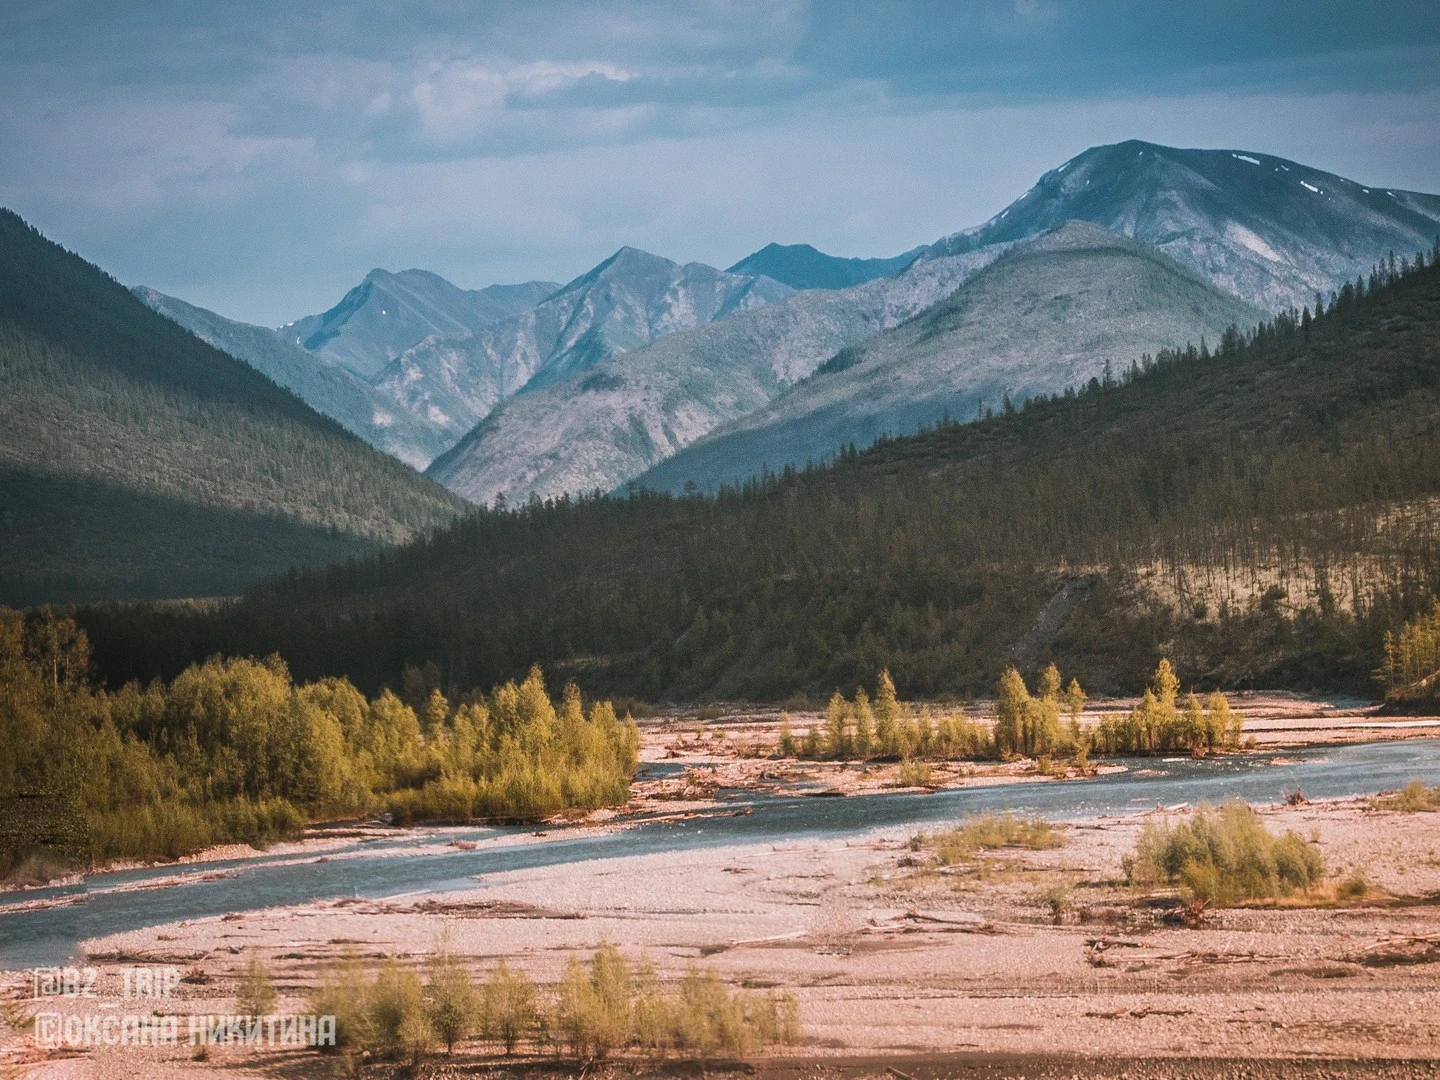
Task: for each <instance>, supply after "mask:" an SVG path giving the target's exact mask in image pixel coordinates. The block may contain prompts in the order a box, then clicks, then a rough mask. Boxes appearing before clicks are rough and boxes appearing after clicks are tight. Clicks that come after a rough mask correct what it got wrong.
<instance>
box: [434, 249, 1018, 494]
mask: <svg viewBox="0 0 1440 1080" xmlns="http://www.w3.org/2000/svg"><path fill="white" fill-rule="evenodd" d="M1004 247H1005V245H995V246H994V247H992V248H985V249H980V250H977V251H971V252H967V253H966V254H964V255H957V256H949V257H945V258H939V259H930V260H927V261H926V262H925V263H923V264H918V263H917V264H915V265H913V266H911V267H910V268H909V269H907V270H906V271H905V272H904V273H902V274H900V275H899V276H898V277H894V278H881V279H877V280H874V281H870V282H866V283H865V284H863V285H857V286H855V287H854V288H851V289H844V290H840V291H835V290H827V289H809V290H804V291H801V292H796V293H794V294H793V295H791V296H788V297H786V298H785V299H783V300H780V301H779V302H776V303H771V304H767V305H765V306H764V307H761V308H758V309H756V310H753V311H745V312H740V313H738V314H735V315H732V316H730V317H729V318H727V319H721V320H719V321H717V322H713V323H710V324H708V325H706V326H700V327H696V328H694V329H691V330H688V331H685V332H682V333H677V334H671V335H669V336H668V337H663V338H660V339H659V340H657V341H655V342H654V343H652V344H651V345H649V346H647V347H645V348H643V349H636V350H633V351H631V352H627V353H625V354H624V355H621V356H617V357H614V358H612V359H610V360H607V361H604V362H602V363H597V364H595V365H594V366H592V367H591V368H590V369H589V371H587V372H586V373H585V374H583V375H581V376H579V377H575V378H571V379H567V380H566V381H564V382H561V383H557V384H556V385H553V386H550V387H546V388H544V389H540V390H536V391H534V392H532V393H525V394H521V395H518V396H516V397H514V398H512V399H510V400H509V401H507V402H505V403H504V404H503V405H501V406H500V407H499V408H497V409H496V410H495V411H494V412H492V413H491V414H490V415H489V416H487V417H486V418H485V419H484V420H483V421H481V422H480V423H479V424H478V425H477V426H476V427H475V429H474V430H473V431H471V432H470V433H469V434H468V435H466V436H465V438H464V439H462V440H461V441H460V442H459V443H458V444H457V445H456V446H455V447H453V448H452V449H451V450H449V451H447V452H446V453H445V454H444V455H442V456H441V457H439V458H437V459H436V460H435V462H434V463H433V464H432V465H431V466H430V468H429V469H428V470H427V475H429V476H431V477H432V478H434V479H436V480H438V481H440V483H442V484H444V485H445V486H446V487H448V488H450V489H451V490H452V491H455V492H458V493H459V494H461V495H463V496H464V497H465V498H467V499H469V500H471V501H472V502H479V503H492V502H494V501H495V500H496V499H497V497H499V496H500V495H502V494H503V495H505V497H506V498H507V499H508V500H510V501H512V502H513V501H514V500H516V499H521V500H523V499H528V498H529V497H530V496H531V495H532V494H533V495H538V496H540V497H541V498H547V497H551V496H558V495H562V494H565V493H567V492H572V493H573V492H591V491H595V490H597V489H598V490H600V491H609V490H611V489H612V488H615V487H617V486H619V485H621V484H624V483H625V482H626V481H628V480H630V479H632V478H633V477H635V476H638V475H639V474H640V473H641V472H643V471H644V470H645V469H647V468H649V467H650V466H652V465H655V464H658V463H659V462H660V461H662V460H664V459H665V458H667V457H669V456H670V455H671V454H673V453H675V452H676V451H677V450H679V449H680V448H681V447H683V446H687V445H689V444H690V443H691V442H694V441H695V440H696V439H698V438H700V437H701V436H702V435H704V434H706V433H707V432H709V431H711V430H713V429H714V428H715V427H716V426H717V425H719V424H722V423H724V422H725V421H727V420H732V419H734V418H736V417H738V416H741V415H744V414H745V413H747V412H750V411H751V410H753V409H757V408H759V407H760V406H762V405H764V404H765V403H766V402H768V401H769V400H770V399H772V398H773V397H774V396H775V395H776V394H778V393H780V392H781V390H783V389H784V388H785V387H787V386H789V385H791V384H792V383H794V382H795V381H796V380H798V379H801V378H804V377H805V376H806V375H809V374H810V373H811V372H813V371H814V370H815V368H816V367H818V366H819V365H820V364H821V363H823V362H824V361H825V360H826V359H827V358H828V357H830V356H833V355H834V354H835V352H836V350H838V349H842V348H844V347H845V346H846V345H849V344H852V343H853V342H856V341H860V340H863V339H865V338H868V337H871V336H873V335H875V334H877V333H879V332H880V331H882V330H884V329H887V328H888V327H892V326H895V325H897V324H898V323H900V322H902V321H903V320H905V319H907V318H910V317H911V316H912V315H915V314H916V313H917V312H919V311H922V310H924V309H925V308H927V307H929V306H930V305H931V304H933V303H935V302H936V301H938V300H941V299H943V298H944V297H945V296H947V295H949V294H950V293H951V292H953V291H954V289H955V288H956V287H957V286H958V285H960V284H961V283H962V282H963V281H965V280H966V279H967V278H968V277H969V276H970V275H972V274H973V273H975V272H976V271H977V270H979V269H980V268H981V267H983V266H984V265H986V264H987V263H988V262H990V261H991V260H992V259H994V258H996V257H997V256H998V255H999V254H1000V253H1001V251H1003V250H1004Z"/></svg>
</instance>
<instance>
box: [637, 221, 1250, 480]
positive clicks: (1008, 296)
mask: <svg viewBox="0 0 1440 1080" xmlns="http://www.w3.org/2000/svg"><path fill="white" fill-rule="evenodd" d="M1261 318H1262V313H1261V312H1260V311H1259V309H1257V308H1254V307H1252V306H1250V305H1249V304H1246V303H1245V302H1243V301H1241V300H1239V299H1237V298H1236V297H1233V296H1230V295H1229V294H1227V293H1223V292H1221V291H1220V290H1219V289H1217V288H1216V287H1215V286H1214V285H1212V284H1210V283H1209V282H1208V281H1206V280H1204V279H1203V278H1201V277H1200V276H1199V275H1197V274H1195V273H1194V272H1193V271H1190V270H1188V269H1186V268H1184V267H1181V266H1180V265H1179V264H1178V263H1176V262H1175V261H1174V260H1172V259H1170V258H1168V257H1167V256H1165V255H1162V254H1160V253H1159V252H1157V251H1156V250H1155V249H1154V248H1152V247H1148V246H1146V245H1144V244H1140V243H1137V242H1135V241H1133V240H1130V239H1128V238H1127V237H1124V236H1121V235H1120V234H1118V233H1114V232H1110V231H1109V230H1106V229H1102V228H1100V227H1099V226H1096V225H1091V224H1089V223H1082V222H1070V223H1068V224H1066V225H1063V226H1061V227H1060V228H1058V229H1056V230H1055V231H1054V232H1051V233H1047V234H1045V235H1044V236H1041V237H1038V238H1037V239H1035V240H1031V241H1027V242H1026V243H1025V244H1023V245H1021V246H1020V247H1018V248H1016V249H1014V250H1012V251H1011V252H1010V253H1009V254H1007V255H1006V256H1005V257H1004V258H1002V259H999V260H998V261H996V262H994V263H992V264H991V265H990V266H989V267H987V268H986V269H985V270H983V271H982V272H981V273H979V274H977V275H975V277H974V278H972V279H971V280H970V281H968V282H967V283H965V284H964V285H962V286H961V287H960V288H959V289H957V290H956V291H955V293H954V295H952V296H950V297H948V298H947V299H945V300H942V301H941V302H940V303H938V304H936V305H934V306H933V307H931V308H928V309H927V310H925V311H924V312H922V313H921V314H919V315H917V316H916V317H915V318H913V319H911V320H909V321H908V322H905V323H902V324H901V325H900V326H897V327H895V328H894V329H893V330H889V331H887V332H885V333H884V334H881V335H880V336H879V337H877V338H874V339H872V340H871V341H868V342H866V343H864V344H862V345H859V346H856V347H855V348H853V349H849V350H846V351H845V352H844V353H842V354H839V355H838V356H837V357H836V358H835V359H834V360H833V361H831V362H829V363H827V364H826V365H824V366H823V367H822V368H821V369H820V370H819V371H818V372H817V373H816V374H815V375H814V376H812V377H811V378H809V379H806V380H804V381H802V382H800V383H799V384H798V385H796V386H795V387H793V388H792V389H791V390H789V391H788V392H786V393H784V394H781V395H780V396H779V397H777V398H775V400H773V401H771V402H770V403H769V404H767V405H765V406H763V407H762V408H760V409H757V410H756V411H754V412H752V413H748V414H747V415H745V416H743V417H741V418H740V419H738V420H734V421H732V422H730V423H729V424H726V425H723V426H721V427H719V428H717V429H716V430H715V431H714V432H712V433H711V434H710V435H709V436H708V437H706V438H705V439H703V440H701V441H699V442H697V443H695V444H694V445H692V446H690V447H688V448H687V449H685V450H682V451H681V452H680V453H679V454H677V455H676V456H675V457H673V458H671V459H669V460H668V461H664V462H662V463H661V464H659V465H658V466H656V467H655V468H654V469H652V470H650V471H649V472H648V473H645V474H644V475H642V476H641V477H640V478H639V480H638V483H640V484H641V485H642V486H645V487H652V488H657V489H668V490H672V491H679V490H682V489H683V488H684V487H685V486H686V484H687V483H690V482H693V483H695V484H696V485H698V486H699V487H700V488H701V489H702V490H714V489H715V488H717V487H718V486H720V485H721V484H722V483H726V482H729V481H733V480H735V479H736V478H737V477H738V478H744V477H746V476H750V475H753V474H756V473H759V472H760V471H761V469H762V468H763V467H766V466H768V467H769V468H770V469H771V470H774V471H777V472H778V471H779V470H780V469H781V468H782V467H783V466H785V465H803V464H804V463H805V462H806V461H807V460H818V459H820V458H821V457H823V456H826V455H828V454H830V453H833V452H834V451H835V450H836V449H837V448H838V447H840V446H841V445H843V444H848V443H852V442H853V443H855V444H856V445H858V446H861V447H865V446H869V445H870V444H871V443H872V442H874V440H875V438H876V437H877V436H879V435H882V434H886V433H888V434H892V435H900V434H906V435H908V434H913V433H914V432H915V431H916V430H918V429H919V428H920V427H922V426H924V425H928V424H934V423H935V422H936V421H938V420H940V419H942V418H943V417H944V416H946V415H949V416H950V417H952V418H954V419H959V420H968V419H971V418H973V417H974V416H975V415H976V412H977V410H978V408H979V404H980V402H981V401H983V402H984V403H985V404H986V405H988V406H989V407H990V408H991V409H993V410H995V411H997V412H998V411H1000V406H1001V402H1002V400H1003V398H1004V395H1006V394H1007V393H1008V394H1009V395H1010V397H1011V398H1012V399H1013V400H1014V401H1015V402H1016V403H1017V404H1018V402H1019V401H1020V400H1021V399H1022V398H1024V397H1030V396H1033V395H1034V394H1037V393H1052V392H1056V391H1060V390H1063V389H1064V388H1065V387H1067V386H1073V387H1077V388H1078V387H1080V386H1083V385H1084V384H1085V383H1086V382H1087V381H1088V380H1090V379H1091V378H1095V377H1100V376H1101V375H1102V373H1103V371H1104V369H1105V367H1106V365H1107V364H1108V365H1110V367H1111V368H1112V369H1113V370H1114V371H1115V372H1116V373H1118V372H1120V371H1121V370H1123V369H1124V368H1128V367H1129V366H1130V365H1131V363H1133V362H1134V361H1136V360H1137V359H1139V357H1140V356H1141V354H1142V353H1145V352H1149V353H1154V352H1156V351H1158V350H1159V349H1161V348H1166V347H1175V346H1184V345H1185V344H1186V343H1187V342H1188V343H1193V344H1197V345H1198V344H1199V343H1200V341H1201V339H1202V338H1208V339H1209V340H1210V342H1212V343H1214V342H1215V341H1216V340H1218V338H1219V336H1220V334H1221V333H1222V332H1223V331H1224V330H1225V328H1226V327H1227V326H1230V325H1232V324H1235V325H1239V326H1242V327H1243V326H1252V325H1254V324H1255V323H1256V322H1258V321H1259V320H1260V319H1261Z"/></svg>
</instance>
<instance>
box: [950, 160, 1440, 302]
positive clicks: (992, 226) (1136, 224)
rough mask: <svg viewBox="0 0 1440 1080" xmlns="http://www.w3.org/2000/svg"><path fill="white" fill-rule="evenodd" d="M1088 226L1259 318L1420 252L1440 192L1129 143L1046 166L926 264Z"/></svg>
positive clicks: (1436, 220) (1439, 214)
mask: <svg viewBox="0 0 1440 1080" xmlns="http://www.w3.org/2000/svg"><path fill="white" fill-rule="evenodd" d="M1071 220H1079V221H1091V222H1094V223H1095V224H1097V225H1103V226H1104V227H1105V228H1107V229H1113V230H1114V231H1116V232H1121V233H1124V234H1125V235H1127V236H1131V237H1134V238H1135V239H1137V240H1141V241H1143V242H1145V243H1147V244H1152V245H1154V246H1155V247H1157V248H1159V249H1160V250H1161V251H1163V252H1164V253H1165V254H1167V255H1169V256H1171V257H1172V258H1174V259H1175V260H1176V261H1177V262H1179V263H1181V264H1182V265H1184V266H1188V267H1190V268H1191V269H1192V270H1196V271H1198V272H1199V273H1201V274H1203V275H1205V276H1206V277H1207V278H1209V279H1210V280H1211V281H1213V282H1214V283H1215V284H1216V285H1218V286H1219V287H1220V288H1222V289H1224V290H1225V291H1226V292H1231V293H1235V294H1236V295H1238V296H1240V297H1242V298H1243V299H1245V300H1248V301H1249V302H1250V303H1252V304H1255V305H1256V306H1257V307H1260V308H1263V309H1264V310H1266V311H1278V310H1280V309H1282V308H1286V307H1290V306H1292V305H1293V306H1294V307H1296V308H1297V309H1298V308H1300V307H1301V306H1302V305H1305V304H1313V301H1314V297H1315V293H1316V292H1317V291H1318V292H1323V293H1324V294H1325V295H1326V296H1327V297H1328V296H1329V294H1330V292H1331V291H1332V290H1335V289H1339V288H1340V286H1341V285H1343V284H1344V283H1345V282H1346V281H1354V280H1355V277H1356V275H1357V274H1359V273H1365V274H1368V273H1369V272H1370V268H1371V265H1372V264H1373V263H1374V262H1376V261H1377V260H1379V259H1381V258H1383V257H1385V256H1386V255H1387V254H1388V253H1389V252H1391V251H1394V252H1396V253H1397V254H1402V255H1403V254H1410V255H1413V254H1414V253H1415V252H1416V251H1417V250H1427V249H1428V248H1429V247H1430V244H1431V241H1432V240H1433V239H1434V237H1435V234H1436V233H1437V232H1440V195H1424V194H1420V193H1417V192H1413V191H1402V190H1399V189H1391V188H1381V187H1366V186H1364V185H1362V184H1359V183H1357V182H1355V181H1354V180H1348V179H1346V178H1345V177H1343V176H1336V175H1334V174H1333V173H1328V172H1322V171H1320V170H1319V169H1312V168H1310V167H1308V166H1306V165H1301V164H1299V163H1297V162H1294V161H1287V160H1286V159H1284V158H1278V157H1274V156H1272V155H1270V154H1261V153H1256V152H1253V151H1241V150H1180V149H1176V148H1174V147H1169V146H1158V145H1156V144H1154V143H1147V142H1138V141H1133V140H1132V141H1129V142H1122V143H1115V144H1113V145H1110V146H1096V147H1092V148H1091V149H1089V150H1086V151H1085V152H1084V153H1083V154H1080V155H1078V156H1077V157H1074V158H1071V159H1070V160H1069V161H1067V162H1065V163H1064V164H1063V165H1061V166H1059V167H1058V168H1056V169H1052V170H1051V171H1050V172H1048V173H1046V174H1045V175H1044V176H1042V177H1041V178H1040V180H1039V181H1038V182H1037V183H1036V184H1035V186H1034V187H1032V188H1031V189H1030V190H1029V191H1027V192H1026V193H1025V194H1024V195H1022V196H1021V197H1020V198H1019V199H1017V200H1015V202H1013V203H1011V204H1010V205H1009V206H1008V207H1006V208H1005V209H1004V210H1002V211H1001V212H1000V213H999V214H997V215H996V216H995V217H993V218H991V219H990V220H989V221H987V222H985V223H984V224H983V225H979V226H977V227H975V228H973V229H967V230H966V231H964V232H962V233H956V234H955V235H954V236H950V237H947V238H945V239H944V240H941V241H939V242H937V243H936V244H933V245H931V247H930V248H928V249H927V250H926V252H925V253H924V254H923V255H922V257H923V258H933V257H936V256H940V255H953V254H956V253H959V252H963V251H971V250H974V249H976V248H980V247H986V246H988V245H990V244H994V243H997V242H1000V241H1007V240H1008V241H1015V240H1023V239H1025V238H1026V237H1030V236H1036V235H1039V234H1040V233H1042V232H1045V231H1046V230H1049V229H1053V228H1054V227H1055V226H1057V225H1059V224H1061V223H1062V222H1065V221H1071Z"/></svg>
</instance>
